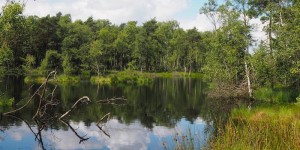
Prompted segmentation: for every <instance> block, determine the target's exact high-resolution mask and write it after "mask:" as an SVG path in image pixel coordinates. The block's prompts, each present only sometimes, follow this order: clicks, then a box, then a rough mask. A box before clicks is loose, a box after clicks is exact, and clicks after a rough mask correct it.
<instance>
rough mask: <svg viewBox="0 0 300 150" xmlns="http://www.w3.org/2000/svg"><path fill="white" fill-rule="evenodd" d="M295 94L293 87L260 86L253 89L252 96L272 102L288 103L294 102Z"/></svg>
mask: <svg viewBox="0 0 300 150" xmlns="http://www.w3.org/2000/svg"><path fill="white" fill-rule="evenodd" d="M297 94H298V93H297V90H295V89H288V88H280V87H277V88H273V89H272V88H268V87H261V88H258V89H256V90H255V92H254V98H255V99H256V100H260V101H266V102H272V103H290V102H296V97H297V96H298V95H297Z"/></svg>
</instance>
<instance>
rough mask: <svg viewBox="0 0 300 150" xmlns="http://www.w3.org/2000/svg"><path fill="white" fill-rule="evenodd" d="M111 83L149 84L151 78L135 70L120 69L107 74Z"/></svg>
mask: <svg viewBox="0 0 300 150" xmlns="http://www.w3.org/2000/svg"><path fill="white" fill-rule="evenodd" d="M109 77H110V79H111V83H113V84H142V85H144V84H149V83H151V82H152V80H153V79H152V78H150V77H148V76H147V75H145V74H143V73H140V72H137V71H130V70H126V71H122V72H118V73H116V74H111V75H109Z"/></svg>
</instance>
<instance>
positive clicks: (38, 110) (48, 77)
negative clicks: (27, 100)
mask: <svg viewBox="0 0 300 150" xmlns="http://www.w3.org/2000/svg"><path fill="white" fill-rule="evenodd" d="M52 74H53V76H54V77H55V75H56V71H52V72H50V73H49V74H48V76H47V78H46V80H45V81H44V83H43V85H44V88H43V91H42V94H41V95H40V98H39V99H40V102H39V107H38V109H37V110H36V113H35V115H34V116H33V117H32V119H33V118H35V117H36V116H37V115H38V113H39V112H40V109H41V105H42V101H43V99H44V95H45V92H46V88H47V84H48V81H49V79H50V77H51V75H52Z"/></svg>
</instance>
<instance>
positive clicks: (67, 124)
mask: <svg viewBox="0 0 300 150" xmlns="http://www.w3.org/2000/svg"><path fill="white" fill-rule="evenodd" d="M60 121H61V122H63V123H64V124H65V125H66V126H68V127H69V128H70V129H71V130H72V131H73V133H74V134H75V135H76V136H77V137H78V138H79V139H80V141H79V144H80V143H81V142H83V141H86V140H88V139H90V138H85V136H86V135H84V136H80V135H79V134H78V133H77V132H76V130H75V129H74V128H73V127H72V126H71V125H70V124H69V123H68V122H66V121H65V120H63V119H60Z"/></svg>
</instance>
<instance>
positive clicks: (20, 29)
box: [0, 1, 26, 69]
mask: <svg viewBox="0 0 300 150" xmlns="http://www.w3.org/2000/svg"><path fill="white" fill-rule="evenodd" d="M23 10H24V6H23V5H21V4H20V3H14V2H10V1H8V2H7V3H6V4H5V6H4V7H3V8H2V14H1V16H0V47H1V49H2V51H3V53H5V55H4V59H6V58H5V56H9V55H10V54H12V58H11V61H7V60H2V62H6V67H8V66H12V67H13V68H19V69H20V67H21V65H22V58H23V57H24V55H25V53H24V45H25V44H24V43H25V41H26V36H25V35H26V34H25V33H26V32H25V31H26V29H25V27H26V25H25V23H26V22H25V17H24V16H23ZM9 51H11V52H9ZM7 63H12V64H11V65H8V64H7Z"/></svg>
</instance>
